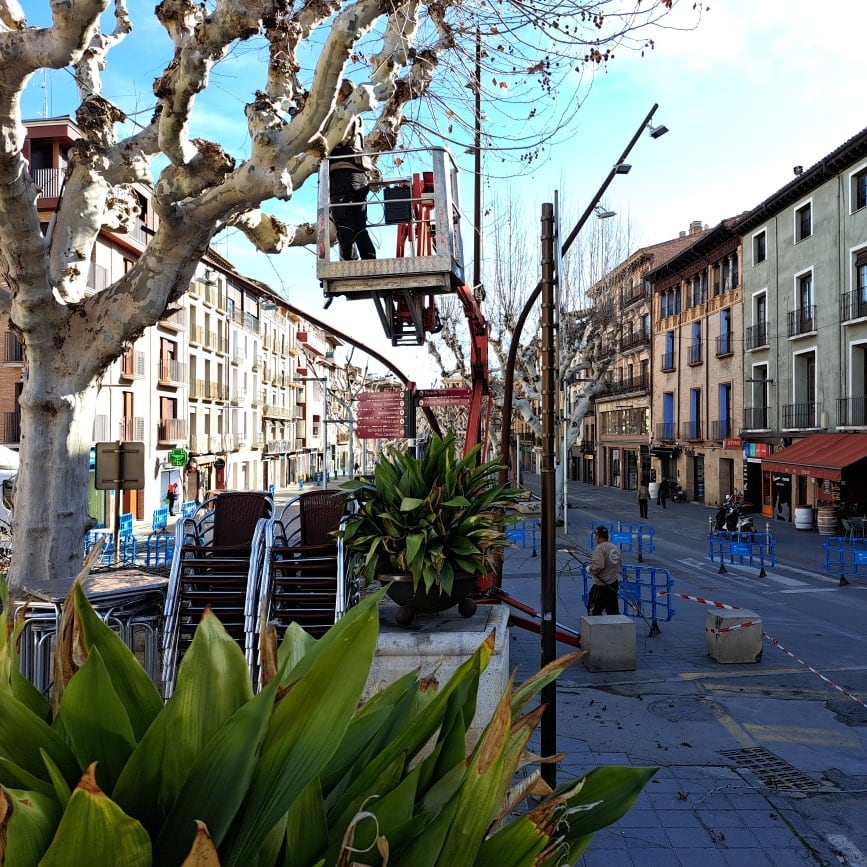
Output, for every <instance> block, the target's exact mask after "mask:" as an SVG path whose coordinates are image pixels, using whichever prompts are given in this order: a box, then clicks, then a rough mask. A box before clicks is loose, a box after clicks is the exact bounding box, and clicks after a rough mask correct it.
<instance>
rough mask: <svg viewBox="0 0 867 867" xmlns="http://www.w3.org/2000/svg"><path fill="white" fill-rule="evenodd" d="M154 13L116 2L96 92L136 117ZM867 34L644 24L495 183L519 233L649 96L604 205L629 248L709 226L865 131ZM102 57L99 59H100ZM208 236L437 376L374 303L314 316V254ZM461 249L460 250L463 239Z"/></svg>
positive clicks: (832, 13) (605, 161)
mask: <svg viewBox="0 0 867 867" xmlns="http://www.w3.org/2000/svg"><path fill="white" fill-rule="evenodd" d="M23 5H24V8H25V10H26V12H27V14H28V20H29V22H30V23H35V24H45V23H47V22H48V12H47V9H48V3H47V0H24V3H23ZM691 6H692V4H691V3H690V2H685V3H683V4H682V5H681V9H680V11H679V12H676V13H675V17H674V19H673V21H672V23H673V24H677V23H678V22H680V21H683V22H685V21H687V20H692V11H691ZM706 6H708V4H706ZM152 8H153V0H130V10H131V14H132V17H133V24H134V27H135V28H136V29H135V31H134V36H135V40H133V38H132V37H130V40H129V41H128V43H129V44H128V46H127V49H128V50H127V49H125V60H123V62H121V63H119V64H118V65H117V66H111V67H110V69H111V77H110V78H108V79H107V82H106V84H107V86H106V95H108V96H110V97H111V98H116V99H118V101H119V102H120V104H121V105H122V106H123V107H124V108H125V109H127V110H135V109H139V110H141V111H142V112H146V114H145V119H146V118H147V117H149V114H150V110H149V107H150V106H151V105H152V103H153V97H152V95H151V84H152V81H153V78H154V76H155V75H156V74H158V73H159V71H160V70H159V68H158V63H157V60H156V59H155V60H150V59H149V58H151V57H159V56H161V55H155V54H153V53H152V52H151V51H150V50H149V46H148V43H149V41H150V40H157V39H164V37H163V36H161V35H160V34H159V32H158V31H159V30H160V28H159V25H158V22H156V20H155V18H154V17H153V15H152V12H151V10H152ZM865 30H867V4H864V3H863V2H861V0H835V2H833V3H828V4H827V6H826V5H824V4H817V3H815V2H813V0H762V2H756V0H714V2H711V3H710V4H709V8H707V9H706V11H705V13H704V15H703V16H702V20H701V24H700V25H699V27H698V28H697V29H695V30H684V31H679V30H677V29H674V28H672V29H666V30H657V31H656V32H655V33H654V40H655V49H654V50H653V51H650V52H646V53H645V55H644V56H643V57H642V56H640V55H639V54H637V53H634V52H629V51H622V52H618V53H617V55H616V57H615V59H614V61H613V62H612V63H610V64H609V65H608V66H607V67H606V68H605V69H603V70H601V71H600V72H599V73H598V74H597V75H596V77H595V79H594V82H593V84H592V87H591V88H590V91H589V93H588V94H587V96H586V99H585V100H584V102H583V103H582V105H581V107H580V109H578V117H577V121H578V123H577V128H576V132H575V135H574V137H573V138H572V139H571V140H570V141H568V142H565V143H563V144H562V145H559V146H558V147H557V148H555V149H554V150H553V151H552V153H551V154H550V155H549V159H548V160H547V161H545V162H544V163H543V164H542V165H541V166H539V167H538V168H537V169H536V170H535V171H534V172H533V173H532V174H531V173H529V171H528V172H527V173H526V174H524V175H523V176H521V177H519V178H513V179H510V180H509V181H508V182H505V181H504V182H494V184H493V186H494V188H495V189H498V190H499V188H500V187H502V188H505V186H506V185H508V187H509V189H510V191H511V192H512V194H513V195H515V196H517V197H519V199H520V201H521V203H522V205H523V207H524V208H525V212H526V215H527V221H528V226H530V227H531V228H532V229H535V227H537V226H538V225H539V218H540V214H541V206H542V203H543V202H552V201H554V197H555V194H556V195H558V196H559V197H560V200H561V201H563V202H569V203H571V204H573V205H574V207H573V208H572V211H573V212H574V213H579V212H580V210H583V208H584V207H585V205H586V203H587V202H589V201H590V200H591V198H592V197H593V196H594V195H595V193H596V191H597V190H598V189H599V187H600V186H601V184H602V182H603V181H604V179H605V178H606V176H607V174H608V172H609V171H610V169H611V167H612V165H613V163H614V162H615V161H616V159H617V157H618V156H619V155H620V153H621V152H622V151H623V150H624V148H625V147H626V145H627V143H628V142H629V140H630V139H631V137H632V135H633V134H634V133H635V131H636V130H637V129H638V127H639V125H640V124H641V122H642V121H643V119H644V117H645V116H646V115H647V113H648V111H649V110H650V108H651V106H653V105H654V104H655V103H658V105H659V108H658V109H657V111H656V115H655V117H654V123H656V124H660V123H661V124H665V125H666V126H667V127H668V128H669V133H668V134H667V135H665V136H663V137H661V138H658V139H655V140H654V139H651V138H650V137H649V136H646V135H644V136H642V137H641V139H640V140H639V141H638V143H637V144H636V146H635V147H634V149H633V150H632V152H631V154H630V157H629V162H630V164H631V165H632V171H631V172H630V173H629V174H628V175H623V176H617V177H616V178H615V179H614V181H613V183H612V184H611V186H610V187H609V189H608V191H607V192H606V194H605V196H604V198H603V200H602V202H603V205H604V206H605V207H606V208H607V209H610V210H613V211H616V212H617V214H618V219H622V220H626V221H628V223H629V226H630V236H631V237H632V238H633V240H634V246H635V247H636V248H637V247H641V246H646V245H649V244H655V243H659V242H661V241H665V240H668V239H670V238H673V237H677V235H678V234H679V233H680V232H682V231H685V230H687V228H688V226H689V224H690V223H691V222H692V221H696V220H698V221H701V222H702V223H703V224H706V225H708V226H711V227H712V226H715V225H716V224H717V223H719V222H720V221H721V220H723V219H726V218H728V217H732V216H735V215H737V214H739V213H741V212H743V211H747V210H750V209H752V208H753V207H755V206H756V205H757V204H759V203H760V202H761V201H763V200H764V199H765V198H767V197H768V196H770V195H771V194H773V193H774V192H775V191H776V190H778V189H779V188H780V187H782V186H784V185H785V184H787V183H788V182H789V181H790V180H791V179H792V177H793V168H794V167H795V166H799V165H800V166H803V167H804V168H809V167H810V166H811V165H813V164H814V163H816V162H818V161H819V160H820V159H821V158H822V157H823V156H824V155H826V154H828V153H829V152H831V151H832V150H834V149H835V148H837V147H838V146H839V145H840V144H842V143H843V142H844V141H845V140H847V139H848V138H850V137H852V136H853V135H855V134H856V133H857V132H859V131H860V130H861V129H863V128H864V127H865V126H867V111H864V110H863V109H861V110H859V109H858V106H859V105H861V106H863V105H864V60H863V47H862V46H861V40H860V38H859V34H863V33H864V32H865ZM143 52H144V54H143ZM116 56H117V59H118V60H122V58H121V57H120V54H119V53H118V55H116ZM143 57H144V59H143ZM246 59H247V60H248V61H249V63H250V64H251V65H253V64H256V63H258V62H259V61H260V58H259V57H257V56H256V55H254V54H250V56H249V58H246ZM114 60H115V55H112V56H111V60H110V63H113V62H114ZM258 80H259V76H258V75H257V77H256V81H258ZM232 84H233V83H232V82H230V81H223V80H221V79H220V76H219V74H216V75H215V76H214V79H213V85H214V91H215V95H216V96H217V98H218V99H219V100H223V101H224V103H225V104H228V105H230V106H231V105H232V104H233V103H234V104H235V105H236V107H237V109H238V110H240V107H241V100H240V99H239V98H237V97H235V96H233V95H232V94H231V85H232ZM70 93H71V91H70V88H69V83H68V75H65V74H64V73H62V72H52V73H50V74H49V75H47V76H36V77H34V79H33V81H32V82H31V85H30V87H29V88H28V91H27V93H26V94H25V98H24V100H23V113H24V116H25V117H39V116H42V115H43V114H44V113H46V112H47V113H48V114H49V115H53V114H67V113H72V112H73V111H74V103H73V102H71V101H70V97H69V95H70ZM115 94H116V95H115ZM207 118H208V133H209V137H213V138H216V139H217V140H219V141H221V142H225V143H226V144H227V146H228V147H230V148H232V147H233V145H232V142H233V141H234V140H237V142H238V146H239V147H240V146H242V144H243V138H244V136H243V130H240V129H239V125H238V124H239V117H238V114H237V113H236V112H225V111H214V110H212V111H210V112H209V113H208V115H207ZM313 192H314V190H313V185H312V184H308V186H307V187H305V189H304V190H302V191H301V192H299V194H298V195H297V197H296V198H295V199H294V200H293V202H292V203H290V204H289V206H287V208H286V215H287V216H288V217H291V218H294V219H304V220H307V219H310V220H312V219H314V218H315V217H314V214H313V212H312V210H311V203H312V201H313ZM472 193H473V191H472V185H471V179H470V176H469V175H468V174H465V175H464V177H463V182H462V198H463V203H464V207H465V208H467V209H469V210H471V202H472ZM565 210H566V209H565V208H564V211H565ZM569 228H570V227H568V226H567V227H564V234H566V233H567V232H568V229H569ZM214 246H215V249H217V250H218V252H220V253H221V254H222V255H225V256H227V258H229V259H230V260H231V261H233V262H234V264H235V265H236V267H237V268H238V270H239V271H241V272H242V273H244V274H248V275H250V276H252V277H256V278H258V279H260V280H263V281H265V282H266V283H268V284H269V285H271V286H272V287H273V288H274V289H275V290H276V291H278V292H281V293H282V294H285V295H286V296H287V297H288V298H289V299H290V300H291V301H292V303H293V304H296V305H297V306H299V307H302V308H303V309H305V310H307V311H309V312H310V313H311V314H312V315H314V316H318V317H320V318H322V319H324V320H326V321H327V322H329V323H332V324H333V325H334V327H336V328H338V329H341V330H343V331H346V332H348V333H351V334H352V335H353V336H357V337H359V338H360V339H362V340H364V341H365V342H367V343H368V344H369V345H371V346H373V347H374V348H375V349H377V350H379V351H381V352H383V353H384V354H386V355H387V356H388V357H389V358H392V359H393V360H394V362H395V363H396V364H397V365H398V366H399V367H400V368H401V369H402V370H404V371H406V372H407V373H409V374H410V376H411V378H414V379H416V380H417V381H418V382H419V384H420V385H432V384H435V383H434V381H433V377H434V375H435V373H434V371H433V368H432V366H431V365H430V364H429V363H428V362H427V360H426V358H427V355H426V351H425V350H424V349H423V348H419V349H415V348H413V347H396V348H393V347H391V346H390V344H389V342H388V341H387V340H386V338H385V336H384V335H383V334H382V331H381V326H380V325H379V321H378V319H377V317H376V314H375V312H374V310H373V307H372V302H369V301H352V302H350V301H346V300H344V299H342V298H341V299H337V300H335V301H334V303H333V304H332V305H331V306H330V307H329V309H328V310H327V311H325V310H323V308H322V296H321V291H320V289H319V287H318V283H317V281H316V279H315V274H314V257H313V253H312V251H310V250H293V251H290V252H288V253H285V254H282V255H281V256H280V257H268V256H264V255H262V254H257V253H254V252H253V251H252V250H251V248H250V247H249V245H247V244H246V243H243V242H241V241H240V239H239V237H238V235H237V234H236V233H235V234H233V235H230V236H228V237H225V238H223V239H217V240H216V242H215V244H214ZM465 246H466V247H467V249H471V244H470V239H469V237H466V238H465ZM356 360H357V359H356Z"/></svg>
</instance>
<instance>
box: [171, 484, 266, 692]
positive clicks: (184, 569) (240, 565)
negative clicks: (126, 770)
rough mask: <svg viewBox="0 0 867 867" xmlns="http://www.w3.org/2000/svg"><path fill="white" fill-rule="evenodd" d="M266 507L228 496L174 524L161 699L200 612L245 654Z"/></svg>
mask: <svg viewBox="0 0 867 867" xmlns="http://www.w3.org/2000/svg"><path fill="white" fill-rule="evenodd" d="M272 507H273V506H272V501H271V498H270V496H269V495H268V494H265V493H261V492H257V491H237V492H235V491H231V492H225V493H220V494H218V495H217V496H216V497H213V498H212V499H210V500H207V501H206V502H205V503H203V504H202V505H201V506H200V507H199V509H198V510H197V511H196V513H195V514H194V515H193V517H191V518H182V519H181V520H179V521H178V522H177V524H176V526H175V548H174V554H173V557H172V568H171V572H170V575H169V586H168V591H167V595H166V607H165V627H164V637H163V688H164V695H165V696H166V697H168V696H169V695H170V694H171V692H172V691H173V689H174V678H175V673H176V671H177V665H178V664H179V662H180V660H181V659H182V657H183V655H184V653H185V651H186V649H187V648H188V647H189V645H190V643H191V642H192V640H193V635H194V634H195V630H196V627H197V626H198V624H199V621H200V620H201V618H202V615H203V614H204V612H205V609H206V608H210V609H211V610H212V611H213V612H214V614H216V615H217V617H218V618H219V619H220V622H221V623H222V624H223V626H224V627H225V629H226V631H227V632H228V633H229V635H231V636H232V638H234V639H235V641H237V642H238V644H239V646H240V647H241V648H242V649H245V650H246V647H247V644H248V641H247V632H248V622H249V618H248V611H249V610H251V608H252V610H255V596H256V589H257V583H258V576H259V572H260V564H261V557H262V549H263V544H262V540H263V538H264V525H265V521H266V519H267V518H269V517H270V516H271V511H272Z"/></svg>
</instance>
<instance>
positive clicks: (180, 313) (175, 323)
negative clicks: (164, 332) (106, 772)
mask: <svg viewBox="0 0 867 867" xmlns="http://www.w3.org/2000/svg"><path fill="white" fill-rule="evenodd" d="M160 325H162V326H163V328H170V329H171V330H172V331H186V330H187V309H186V307H184V308H181V309H180V310H175V311H174V312H172V313H168V314H166V315H165V316H163V317H162V319H160Z"/></svg>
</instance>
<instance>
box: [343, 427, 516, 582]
mask: <svg viewBox="0 0 867 867" xmlns="http://www.w3.org/2000/svg"><path fill="white" fill-rule="evenodd" d="M480 449H481V446H480V445H478V446H475V447H474V448H473V449H472V450H471V451H470V452H469V453H468V454H467V455H465V456H464V457H459V456H458V455H457V448H456V444H455V435H454V433H449V434H448V435H447V436H446V437H445V438H442V439H440V438H439V437H434V438H433V440H432V441H431V443H430V446H429V448H428V449H427V451H426V452H425V453H424V454H423V455H422V456H421V457H418V458H417V457H413V456H412V455H408V454H406V453H404V452H402V451H399V450H398V449H394V448H392V449H389V450H388V451H387V452H386V454H385V455H384V456H383V457H382V458H380V460H379V461H378V462H377V464H376V468H375V470H374V474H373V478H372V479H369V478H361V479H353V480H351V481H349V482H346V483H344V484H343V486H342V488H343V490H345V491H347V493H348V496H349V500H350V502H352V503H354V505H355V507H356V511H355V512H354V514H352V515H350V517H349V518H348V520H347V522H346V526H345V528H344V530H343V531H342V532H341V535H342V537H343V541H344V544H345V545H346V546H347V547H348V548H349V550H350V551H351V552H353V553H354V554H355V555H356V556H357V557H358V559H359V561H360V563H361V566H360V569H361V574H362V575H363V577H364V580H365V582H366V583H368V584H369V583H370V582H371V581H372V580H373V579H374V578H375V577H376V576H377V575H383V574H391V575H393V574H405V573H409V574H411V575H412V581H413V587H414V588H418V587H419V586H420V585H423V586H424V588H425V590H430V589H431V588H432V587H434V586H436V585H439V586H441V587H442V589H443V591H444V592H445V593H450V592H451V590H452V584H453V582H454V579H455V575H456V574H465V575H472V576H479V575H483V574H485V573H486V572H488V571H489V568H490V562H489V561H490V557H491V555H492V554H493V553H494V552H495V551H498V550H502V549H503V548H505V547H506V546H507V545H508V544H509V541H508V539H507V537H506V534H505V532H504V530H503V527H504V525H505V524H507V523H509V522H510V521H514V520H517V519H518V518H519V517H520V515H517V514H512V515H508V514H506V511H505V510H508V509H510V508H512V507H514V505H515V503H516V502H517V501H518V500H519V499H520V492H519V491H517V490H516V489H513V488H508V487H506V486H504V485H501V484H499V483H498V482H497V475H498V473H499V471H500V469H501V467H500V465H499V464H498V463H496V462H494V461H489V462H488V463H482V464H480V463H478V457H479V451H480Z"/></svg>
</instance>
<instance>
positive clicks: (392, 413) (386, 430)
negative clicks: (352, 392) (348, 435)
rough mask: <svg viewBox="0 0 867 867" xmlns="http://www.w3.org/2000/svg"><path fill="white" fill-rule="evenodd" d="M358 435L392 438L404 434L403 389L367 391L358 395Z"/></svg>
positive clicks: (362, 437) (361, 437) (362, 436)
mask: <svg viewBox="0 0 867 867" xmlns="http://www.w3.org/2000/svg"><path fill="white" fill-rule="evenodd" d="M355 430H356V435H357V436H358V438H359V439H392V438H394V437H402V436H403V435H404V394H403V392H402V391H369V392H367V391H365V392H362V393H361V394H360V395H359V396H358V420H357V424H356V429H355Z"/></svg>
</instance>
